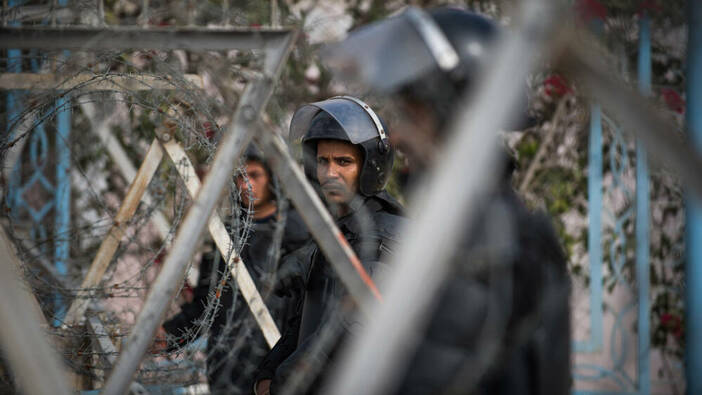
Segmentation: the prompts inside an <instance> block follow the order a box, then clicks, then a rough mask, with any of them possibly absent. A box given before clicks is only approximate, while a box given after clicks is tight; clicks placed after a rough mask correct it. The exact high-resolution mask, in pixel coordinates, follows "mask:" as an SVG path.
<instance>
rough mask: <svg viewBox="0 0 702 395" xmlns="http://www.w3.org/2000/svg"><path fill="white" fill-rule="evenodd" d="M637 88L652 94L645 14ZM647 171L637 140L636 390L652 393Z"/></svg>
mask: <svg viewBox="0 0 702 395" xmlns="http://www.w3.org/2000/svg"><path fill="white" fill-rule="evenodd" d="M639 34H640V37H639V62H638V74H639V91H640V92H641V93H642V94H644V95H646V96H649V95H650V94H651V21H650V19H649V17H648V16H647V15H646V14H643V15H642V16H641V19H640V21H639ZM650 213H651V210H650V202H649V175H648V156H647V154H646V148H645V147H644V146H643V144H642V143H641V142H639V141H637V142H636V284H637V285H638V287H639V297H638V299H639V312H638V329H639V330H638V333H639V334H638V353H637V356H638V360H637V365H638V370H639V383H638V384H639V393H640V394H649V393H651V378H650V376H651V374H650V373H651V372H650V370H651V368H650V351H651V335H650V333H651V325H650V324H651V311H650V303H649V297H650V296H649V295H650V292H649V290H650V284H651V280H650V278H649V276H650V271H649V266H650V259H649V255H650V242H649V216H650Z"/></svg>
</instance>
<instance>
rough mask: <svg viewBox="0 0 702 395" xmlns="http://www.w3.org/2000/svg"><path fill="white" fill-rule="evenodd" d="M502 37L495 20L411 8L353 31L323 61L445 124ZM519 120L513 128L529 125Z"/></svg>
mask: <svg viewBox="0 0 702 395" xmlns="http://www.w3.org/2000/svg"><path fill="white" fill-rule="evenodd" d="M499 34H500V29H499V27H498V26H497V25H496V24H495V23H494V22H493V21H491V20H490V19H488V18H486V17H483V16H481V15H478V14H475V13H472V12H469V11H465V10H461V9H457V8H453V7H442V8H436V9H433V10H429V11H423V10H421V9H419V8H415V7H408V8H407V9H406V10H405V11H404V12H403V13H402V14H400V15H397V16H394V17H390V18H387V19H384V20H381V21H378V22H375V23H372V24H370V25H367V26H364V27H361V28H360V29H358V30H356V31H354V32H352V33H351V34H350V35H349V37H348V38H346V39H345V40H344V41H343V42H341V43H338V44H335V45H331V46H329V47H328V48H327V49H325V50H324V51H323V58H324V59H325V63H327V64H328V65H329V66H330V68H331V69H333V70H334V71H336V73H337V74H338V75H339V76H340V77H342V78H345V79H351V80H354V81H357V82H361V83H362V84H363V85H365V86H366V87H367V88H371V89H372V90H374V91H376V92H380V93H401V94H402V95H403V96H404V97H408V98H411V99H413V100H415V101H418V102H422V103H426V104H428V105H430V106H431V107H432V108H433V110H434V111H435V112H436V113H437V114H438V116H439V117H438V120H439V121H440V122H443V121H445V120H447V119H449V118H450V117H451V115H452V110H453V108H454V107H455V104H456V102H457V99H459V98H460V97H461V96H462V95H463V94H464V92H465V91H466V90H467V89H469V88H470V87H471V85H472V83H473V81H474V80H475V79H476V78H477V76H478V75H479V72H480V69H481V68H482V66H483V65H484V64H487V63H489V61H490V57H491V50H492V47H493V44H494V42H495V41H496V40H497V38H498V36H499ZM524 89H526V83H525V84H524ZM525 92H526V91H525ZM523 96H524V106H523V108H524V110H523V112H524V115H525V114H526V108H527V105H526V93H525V94H524V95H523ZM515 121H516V123H514V124H511V125H510V128H511V129H521V128H523V127H525V126H526V125H525V124H524V123H523V121H524V118H523V117H519V119H517V120H515ZM440 129H442V128H440Z"/></svg>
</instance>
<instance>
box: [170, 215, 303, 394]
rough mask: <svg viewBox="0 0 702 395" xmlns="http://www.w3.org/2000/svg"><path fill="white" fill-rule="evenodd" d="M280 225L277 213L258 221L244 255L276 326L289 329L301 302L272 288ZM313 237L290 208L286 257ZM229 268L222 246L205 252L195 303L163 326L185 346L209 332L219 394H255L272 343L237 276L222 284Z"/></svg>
mask: <svg viewBox="0 0 702 395" xmlns="http://www.w3.org/2000/svg"><path fill="white" fill-rule="evenodd" d="M228 227H229V226H228ZM275 228H276V216H275V215H272V216H270V217H267V218H264V219H259V220H254V221H253V223H252V224H251V227H250V230H249V232H250V233H249V234H248V238H247V239H246V242H245V244H244V246H243V248H241V253H240V256H241V258H242V260H243V261H244V264H245V265H246V268H247V270H248V271H249V273H250V274H251V277H252V278H253V280H254V282H255V284H256V288H257V289H258V291H259V292H260V293H261V296H262V297H263V298H264V300H265V303H266V306H267V307H268V309H269V310H270V312H271V315H272V316H273V319H274V320H275V322H276V325H277V326H278V328H279V329H280V330H281V332H284V330H285V323H286V322H287V321H288V320H289V319H290V316H291V315H294V314H295V313H296V306H297V303H296V302H295V301H293V300H292V299H291V298H287V297H279V296H276V295H275V294H273V293H272V292H271V289H272V282H273V281H274V277H275V270H276V268H277V265H278V262H275V261H274V259H273V258H272V257H273V256H274V255H273V254H271V251H272V248H271V247H272V244H273V243H272V242H273V240H274V232H275ZM308 238H309V235H308V232H307V228H306V227H305V225H304V223H303V222H302V219H301V218H300V216H299V214H297V212H296V211H294V210H292V209H290V210H288V212H287V220H286V224H285V228H284V230H283V235H282V241H281V244H280V256H281V257H282V256H285V255H286V254H289V253H290V252H292V251H294V250H296V249H298V248H300V247H301V246H302V245H304V243H305V242H307V240H308ZM213 249H214V246H213ZM214 268H216V270H213V269H214ZM225 271H226V262H225V259H222V257H221V256H220V254H219V252H218V251H216V249H215V251H213V252H212V253H207V254H205V255H204V256H203V258H202V260H201V262H200V273H199V276H198V283H197V286H196V288H195V289H194V298H193V301H192V302H190V303H186V304H184V305H182V306H181V312H180V313H179V314H177V315H176V316H174V317H173V318H171V319H169V320H168V321H166V322H165V323H164V324H163V327H164V329H165V330H166V332H167V333H169V334H170V335H173V336H176V337H178V338H180V339H182V341H181V342H180V344H179V345H180V346H182V345H183V344H184V343H185V342H187V341H191V340H194V339H195V338H197V337H198V336H199V335H204V334H207V335H208V343H207V379H208V382H209V384H210V390H211V391H212V392H213V393H230V394H232V393H249V392H250V389H251V388H252V385H253V382H252V380H253V374H254V372H255V369H256V367H257V366H258V364H259V363H260V361H261V359H262V357H263V356H264V355H265V354H266V352H267V351H268V346H267V344H266V342H265V339H264V337H263V334H262V333H261V332H260V330H259V328H258V326H257V324H256V321H255V319H254V317H253V315H252V314H251V312H250V310H249V308H248V306H247V305H246V302H245V301H244V299H243V297H242V296H241V295H239V293H238V290H237V289H236V282H235V280H234V279H232V278H231V275H227V276H226V278H227V281H226V282H225V283H224V284H222V278H223V275H225ZM213 306H216V307H214V308H213ZM202 326H204V327H209V331H208V332H207V333H197V332H196V331H197V330H198V328H200V327H202Z"/></svg>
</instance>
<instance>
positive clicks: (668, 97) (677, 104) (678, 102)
mask: <svg viewBox="0 0 702 395" xmlns="http://www.w3.org/2000/svg"><path fill="white" fill-rule="evenodd" d="M661 95H662V96H663V100H665V104H667V105H668V108H670V109H671V110H673V111H675V112H677V113H679V114H683V113H684V112H685V100H683V98H682V97H680V95H679V94H678V92H676V91H675V90H673V89H671V88H663V89H661Z"/></svg>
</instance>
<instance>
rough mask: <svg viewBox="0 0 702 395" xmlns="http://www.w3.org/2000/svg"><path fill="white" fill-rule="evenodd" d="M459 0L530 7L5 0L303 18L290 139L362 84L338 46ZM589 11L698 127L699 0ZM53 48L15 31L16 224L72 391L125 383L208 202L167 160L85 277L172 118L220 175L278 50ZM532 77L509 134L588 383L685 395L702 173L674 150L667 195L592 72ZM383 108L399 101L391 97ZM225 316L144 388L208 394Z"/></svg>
mask: <svg viewBox="0 0 702 395" xmlns="http://www.w3.org/2000/svg"><path fill="white" fill-rule="evenodd" d="M447 4H454V5H458V6H462V7H465V8H467V9H470V10H472V11H474V12H478V13H481V14H484V15H487V16H490V17H492V18H494V19H496V20H497V21H499V22H500V24H502V25H504V26H506V27H509V26H510V24H511V23H512V20H513V17H512V16H513V15H514V10H515V8H516V7H517V6H518V5H519V2H518V1H516V0H512V1H510V0H502V1H497V0H495V1H433V0H430V1H401V0H398V1H373V0H358V1H354V0H346V1H344V0H319V1H314V0H302V1H293V0H270V1H267V0H258V1H242V0H218V1H215V0H208V1H196V0H180V1H179V0H171V1H165V0H161V1H159V0H144V1H141V0H104V1H102V0H98V1H97V2H96V1H92V0H74V1H71V0H55V1H21V0H5V1H4V2H3V5H2V23H3V26H5V27H32V28H34V27H57V26H58V27H61V26H76V25H80V26H93V27H107V28H109V27H115V26H134V27H141V28H145V29H146V28H149V27H172V28H202V29H213V30H214V29H221V28H223V27H226V28H243V29H248V30H252V31H256V30H257V29H262V30H265V29H268V28H270V27H274V28H277V27H289V26H292V27H296V28H298V29H299V30H300V34H299V35H298V36H297V38H296V41H295V42H294V44H293V49H292V52H291V54H290V56H289V58H288V60H287V62H286V63H285V65H284V68H283V71H282V74H281V75H280V78H279V80H278V81H277V86H276V90H275V92H274V94H273V96H272V97H271V99H270V101H269V103H268V106H267V108H266V113H267V114H268V116H269V117H270V119H271V121H272V125H273V126H274V127H275V129H276V130H274V132H278V133H283V134H285V133H287V128H288V125H289V122H290V119H291V117H292V114H293V112H294V110H295V109H296V108H298V107H299V106H301V105H302V104H304V103H308V102H313V101H318V100H323V99H325V98H328V97H330V96H334V95H338V94H342V93H346V88H345V87H344V86H343V85H340V84H339V83H336V82H333V81H332V78H331V75H330V73H329V72H328V71H327V70H325V68H324V67H323V65H322V64H321V63H320V61H319V59H318V57H317V52H318V49H319V48H320V47H321V46H322V45H323V44H324V43H327V42H333V41H337V40H339V39H342V38H343V37H344V36H345V34H346V33H347V32H348V31H349V30H350V29H353V28H355V27H357V26H359V25H362V24H365V23H368V22H371V21H374V20H377V19H380V18H383V17H386V16H389V15H392V14H394V13H397V12H399V11H400V10H402V9H403V8H404V7H405V6H407V5H416V6H421V7H433V6H438V5H447ZM572 7H573V10H574V12H573V16H572V21H564V22H563V23H573V24H578V25H580V26H582V27H583V28H585V29H587V30H589V31H590V32H591V33H592V34H593V36H594V37H596V38H597V40H598V42H597V45H598V46H600V47H602V48H604V49H605V50H606V51H607V52H609V54H610V55H611V56H612V59H614V60H615V61H616V64H614V65H613V66H614V67H613V68H612V70H613V73H616V77H618V78H620V79H622V80H623V81H625V82H626V83H627V84H629V85H630V86H631V87H632V88H634V89H637V87H638V86H639V74H640V70H641V69H640V67H641V63H640V62H641V61H642V60H641V58H640V57H641V54H642V53H646V51H650V59H648V66H644V67H648V69H649V70H650V80H649V81H648V83H650V87H651V88H650V98H651V100H652V101H653V102H655V103H656V106H657V108H658V109H659V110H660V112H661V113H663V114H664V115H665V116H666V117H667V118H669V120H670V121H671V122H672V124H674V125H677V128H675V129H672V130H667V131H665V132H666V133H669V134H670V135H671V138H678V137H679V135H681V134H682V133H683V130H684V124H685V116H686V108H688V107H689V106H688V105H687V103H686V102H687V99H688V98H687V95H686V84H687V79H686V71H685V70H686V62H687V58H686V57H687V53H688V50H687V37H688V20H687V15H686V12H685V9H686V4H685V2H684V1H682V0H671V1H662V0H660V1H656V0H647V1H639V0H574V1H572ZM103 38H104V37H100V36H96V37H95V40H101V39H103ZM138 45H139V44H138V42H136V43H134V46H135V47H138ZM47 46H48V49H41V50H40V49H25V48H19V47H18V48H11V46H10V44H8V43H5V44H4V45H3V47H4V48H9V49H2V50H1V51H0V129H1V130H2V134H1V135H0V136H1V137H0V158H1V159H2V183H1V187H2V192H3V194H2V202H1V204H2V217H1V223H2V228H3V229H4V232H6V235H7V237H8V239H10V240H11V242H12V243H13V245H14V247H15V248H16V249H17V251H18V257H19V265H20V266H19V267H20V269H21V272H22V273H23V275H24V278H25V279H26V281H27V284H28V285H29V286H30V287H31V291H32V293H33V295H34V296H35V298H36V300H37V301H38V303H39V305H40V308H41V311H42V312H43V315H44V317H45V318H46V323H47V325H46V326H45V327H44V330H45V332H46V333H47V337H48V338H50V339H51V343H52V344H53V345H54V347H55V348H56V349H57V350H58V353H59V354H60V355H61V357H62V361H64V362H65V363H66V365H67V366H68V367H69V369H68V370H69V371H70V372H71V374H72V376H71V377H72V383H71V385H72V386H73V388H74V389H76V390H79V391H83V392H85V393H91V392H92V391H96V390H99V389H100V388H102V386H103V385H104V382H105V380H106V378H107V377H108V376H109V373H110V368H111V366H112V364H113V363H114V358H115V357H116V356H117V355H118V354H119V351H120V349H121V347H122V341H123V340H124V338H125V336H127V335H128V334H129V333H130V328H131V327H132V325H133V324H134V322H135V320H136V317H137V315H138V313H139V311H140V308H141V306H142V303H143V301H144V299H145V297H146V295H147V294H148V292H149V289H150V286H151V284H152V283H153V281H154V279H155V277H156V275H157V274H158V272H159V270H160V265H161V263H162V260H163V259H164V257H165V254H166V252H167V249H168V246H169V243H170V241H172V238H173V235H174V234H175V230H176V229H177V227H178V225H179V222H180V221H181V220H182V218H183V215H184V213H185V212H186V210H187V208H188V207H189V205H190V204H191V202H192V199H191V197H190V195H189V194H188V191H187V189H186V188H185V184H184V180H183V178H182V177H181V176H180V174H179V172H178V168H177V167H178V166H179V164H178V163H174V162H172V161H170V160H169V159H168V158H164V159H163V160H162V161H161V162H160V165H159V167H158V169H157V171H156V173H155V176H154V177H153V179H152V180H151V182H150V183H149V185H148V188H147V189H146V194H147V195H148V197H144V198H142V199H141V203H140V204H139V206H138V208H137V210H136V213H135V215H133V216H132V217H131V218H130V219H129V220H128V223H127V224H120V225H125V226H124V235H123V237H122V238H121V239H120V243H119V246H118V248H117V250H116V252H115V254H114V255H113V256H112V257H111V259H110V265H109V267H108V269H107V271H106V272H105V274H104V276H103V277H102V279H101V281H100V282H99V284H96V285H95V286H93V287H91V288H90V289H86V288H84V287H81V285H80V284H81V283H82V281H83V278H84V277H85V275H86V273H87V271H88V268H89V267H90V265H91V263H92V261H93V259H94V257H95V255H96V253H97V252H98V249H99V247H100V245H101V243H102V242H103V240H104V239H105V238H106V237H107V233H108V231H109V230H110V228H111V227H112V226H113V225H114V223H115V217H116V215H117V212H118V210H119V208H120V205H121V204H122V201H123V200H124V197H125V195H126V193H127V190H128V188H129V186H130V184H131V180H132V179H133V177H134V173H135V172H136V169H138V168H139V166H140V165H141V163H142V161H143V160H144V157H145V156H146V152H147V150H148V148H149V145H150V144H151V141H152V140H153V139H154V138H155V137H157V136H158V135H159V133H162V132H163V131H170V132H172V135H173V138H174V139H175V140H176V141H178V142H179V143H180V144H181V145H182V146H183V147H184V149H185V151H186V152H187V155H188V157H189V158H190V161H191V162H192V163H193V165H194V167H195V170H196V173H197V175H198V176H200V178H202V177H203V176H204V175H206V174H207V171H208V168H209V165H210V163H211V162H212V160H213V158H214V154H215V151H216V148H217V143H218V142H219V141H220V139H221V137H222V134H223V133H224V132H225V130H226V126H227V125H228V124H229V122H230V121H231V119H232V116H233V113H234V109H235V108H236V106H237V104H238V101H239V99H240V97H241V93H242V91H243V89H244V87H245V85H246V84H247V83H248V82H249V81H250V80H252V79H255V78H257V77H258V76H260V73H261V72H260V69H261V66H262V57H263V55H264V53H263V51H260V50H256V49H251V50H217V51H211V50H206V49H203V50H187V51H186V50H152V49H150V50H138V49H135V50H116V49H110V48H100V49H86V50H80V51H76V50H71V51H69V50H63V49H52V48H56V47H55V46H53V45H51V44H50V43H47ZM644 60H645V59H644ZM528 85H529V102H530V117H531V122H530V126H529V127H528V128H527V129H525V130H520V131H510V132H506V133H503V140H504V144H505V146H507V147H508V149H509V151H510V152H511V153H512V155H513V156H514V158H515V160H516V164H517V170H516V172H515V175H514V180H513V185H514V187H515V189H516V190H517V191H518V192H519V194H520V195H521V196H522V198H523V199H524V201H525V202H526V203H527V205H528V206H529V207H530V208H533V209H540V210H545V211H546V212H548V213H549V214H550V215H551V218H552V221H553V223H554V225H555V226H556V228H557V230H558V234H559V236H560V240H561V242H562V245H563V247H564V249H565V251H566V253H567V256H568V258H569V260H568V266H569V270H570V273H571V278H572V287H573V291H572V296H571V298H572V329H573V335H572V336H573V341H574V342H573V390H574V392H576V393H581V394H586V393H607V394H625V393H626V394H682V393H684V392H685V377H684V367H683V357H684V353H685V350H686V347H685V345H686V338H689V336H694V334H687V333H685V304H684V299H685V297H684V295H685V284H686V281H685V270H684V268H685V260H686V255H685V251H686V249H685V229H686V227H685V219H686V213H685V207H684V204H683V201H684V199H683V198H684V191H683V187H684V183H682V182H681V180H680V179H679V178H677V176H676V175H675V174H674V173H673V172H672V171H670V170H669V169H668V168H667V167H666V164H665V163H656V164H651V165H650V167H647V169H646V174H644V175H643V176H644V177H645V179H646V180H648V182H649V183H650V187H649V188H648V190H646V189H645V188H637V187H638V186H640V185H639V183H640V180H639V182H637V173H636V164H637V159H638V156H637V148H636V143H635V140H634V139H633V138H632V137H631V134H628V133H627V132H626V131H625V130H622V129H621V128H620V126H619V124H618V121H617V119H616V117H615V116H614V115H612V114H610V113H608V109H607V108H603V107H600V106H598V105H597V103H593V102H591V101H590V100H589V99H587V98H586V97H584V96H583V95H582V94H581V89H580V87H579V86H578V84H577V83H576V82H574V81H569V80H568V79H566V78H565V77H563V76H562V75H560V74H559V73H558V72H556V71H554V70H552V69H551V68H550V65H549V64H543V67H542V68H541V69H540V70H539V72H537V73H535V74H533V75H532V76H531V77H530V80H529V81H528ZM369 100H371V101H372V100H373V99H372V98H370V99H369ZM377 104H378V105H379V106H380V107H381V111H380V112H381V114H382V106H383V105H382V103H377ZM390 132H391V133H392V124H391V125H390ZM239 165H241V164H239ZM406 171H407V169H406V163H405V162H404V160H403V157H402V155H400V156H399V157H398V158H397V159H396V163H395V174H394V175H393V179H392V180H391V183H390V187H389V190H390V192H391V193H392V194H394V195H395V196H396V197H398V198H399V199H400V200H403V199H404V196H402V190H403V188H402V185H403V183H404V182H405V178H406V177H405V174H406ZM234 176H235V175H234V174H233V175H232V180H233V179H234ZM639 176H640V174H639ZM277 193H279V194H281V195H280V196H282V191H277ZM642 194H647V195H648V196H649V198H650V205H649V208H648V215H649V218H648V224H647V226H646V229H645V235H646V237H645V238H641V237H637V232H636V226H637V221H640V219H639V218H637V215H636V208H635V207H636V206H635V205H636V201H637V199H640V198H641V196H642ZM239 199H240V198H239V194H238V192H237V191H236V189H235V187H234V185H233V183H232V184H231V185H229V186H227V187H226V192H225V193H224V196H223V198H222V203H221V205H220V206H219V207H218V209H217V210H218V212H219V214H220V216H221V217H222V218H224V219H228V221H229V222H231V223H236V224H238V225H237V226H235V227H234V228H233V229H232V230H231V231H230V236H231V237H232V240H233V241H234V243H235V245H237V244H238V245H241V243H244V242H245V240H246V234H247V230H248V226H250V218H249V217H250V213H243V214H242V213H241V212H240V211H238V210H235V209H233V208H235V207H238V206H239ZM208 238H209V235H205V236H203V240H202V242H201V245H202V246H201V247H200V248H199V252H198V254H197V255H196V257H195V258H194V259H193V264H192V267H191V268H190V270H189V272H188V275H187V277H186V280H185V282H184V283H183V284H182V285H181V290H180V292H179V296H178V300H175V301H173V303H172V307H171V310H170V313H169V314H170V315H172V314H174V313H175V312H177V311H178V306H179V305H180V304H181V303H182V302H184V301H187V300H189V299H192V287H193V286H194V284H195V282H196V280H197V273H198V272H197V270H198V267H197V266H198V265H197V263H198V262H199V256H200V255H201V254H202V253H207V252H208V247H207V243H205V240H204V239H208ZM642 243H645V244H642ZM642 245H644V247H641V246H642ZM640 248H645V249H646V250H647V251H648V256H647V257H645V259H644V258H642V255H641V254H640V253H637V251H638V249H640ZM641 268H643V270H646V271H647V272H648V273H649V280H650V281H649V282H648V283H646V284H642V283H640V282H639V281H637V274H636V273H637V269H641ZM86 298H88V299H90V307H89V308H88V311H87V313H86V317H89V318H90V317H92V318H94V319H93V320H91V321H89V322H88V321H86V322H84V323H82V324H80V325H77V324H76V325H73V324H71V325H68V324H67V323H66V322H65V317H66V312H67V310H68V308H69V306H71V304H72V303H74V302H75V301H76V300H79V299H86ZM215 303H216V302H215ZM642 303H644V304H643V306H644V309H643V311H644V312H645V314H644V315H641V314H640V310H639V307H640V306H641V305H642ZM208 308H210V309H213V308H215V306H208ZM0 325H1V324H0ZM208 325H209V323H208V321H207V320H206V319H203V320H202V322H201V323H200V328H199V330H196V331H194V332H193V333H189V334H188V335H187V336H186V339H181V340H187V341H179V342H177V345H178V346H177V347H172V348H171V349H169V350H168V351H158V352H153V353H149V354H148V355H147V358H145V359H144V361H143V363H142V365H141V366H140V368H139V370H138V374H137V376H136V378H135V379H136V381H137V382H139V383H140V384H142V385H143V386H144V387H145V388H147V389H148V390H149V391H152V392H157V393H207V392H208V389H207V386H206V384H205V383H206V380H205V376H204V352H205V351H204V350H205V349H204V347H203V345H202V343H203V342H204V341H205V339H204V338H203V337H202V334H204V333H206V332H207V326H208ZM240 330H241V331H242V336H244V334H243V333H244V331H252V330H258V328H257V327H256V326H255V323H254V322H253V321H251V322H250V323H249V325H245V326H243V327H242V328H241V329H240ZM197 339H199V340H197ZM642 339H643V340H642ZM105 340H106V341H107V343H105ZM106 344H107V345H106ZM110 345H111V346H110ZM235 354H236V352H234V355H233V358H236V355H235ZM641 361H647V363H645V364H643V365H642V364H641ZM242 363H244V362H242ZM642 366H644V368H643V369H642ZM18 390H19V389H18V387H17V383H16V381H15V379H14V378H13V373H12V372H11V371H10V370H9V366H8V364H7V363H5V362H4V361H3V362H0V392H2V393H13V392H16V391H18Z"/></svg>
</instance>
